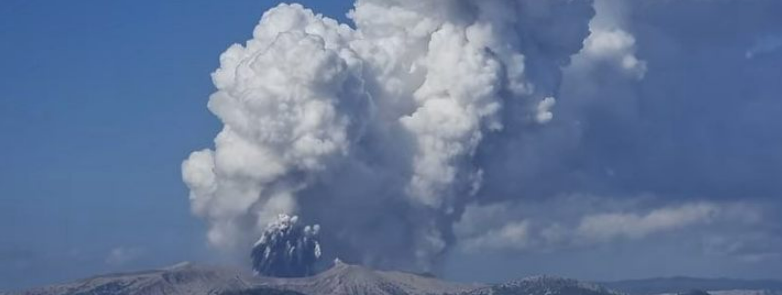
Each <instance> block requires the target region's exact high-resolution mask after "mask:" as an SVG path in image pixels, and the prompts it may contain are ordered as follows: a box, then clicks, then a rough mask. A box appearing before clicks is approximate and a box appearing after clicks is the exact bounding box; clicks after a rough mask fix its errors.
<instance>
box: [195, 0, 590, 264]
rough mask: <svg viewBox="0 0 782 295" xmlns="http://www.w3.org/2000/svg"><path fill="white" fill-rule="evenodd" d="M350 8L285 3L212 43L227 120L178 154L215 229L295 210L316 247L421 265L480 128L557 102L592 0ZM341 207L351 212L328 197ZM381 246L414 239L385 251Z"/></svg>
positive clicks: (243, 237)
mask: <svg viewBox="0 0 782 295" xmlns="http://www.w3.org/2000/svg"><path fill="white" fill-rule="evenodd" d="M349 17H350V18H351V19H352V20H353V21H354V22H355V24H356V26H355V28H351V27H349V26H347V25H343V24H339V23H337V22H336V21H334V20H331V19H328V18H325V17H323V16H321V15H317V14H315V13H313V12H312V11H310V10H307V9H305V8H303V7H302V6H300V5H295V4H294V5H287V4H282V5H279V6H277V7H276V8H273V9H271V10H269V11H267V12H266V13H265V14H264V16H263V18H262V19H261V21H260V23H259V24H258V25H257V26H256V28H255V30H254V31H253V38H252V39H251V40H249V41H247V42H246V43H245V44H243V45H239V44H236V45H233V46H231V47H230V48H229V49H228V50H226V52H224V53H223V54H222V55H221V57H220V68H219V69H217V70H216V71H215V72H214V74H213V82H214V85H215V86H216V88H217V92H215V93H214V94H213V95H212V96H211V97H210V99H209V104H208V106H209V109H210V111H212V113H214V114H215V115H216V116H217V117H218V118H219V119H220V120H221V121H222V123H223V124H224V127H223V130H222V131H221V132H220V134H218V135H217V137H216V138H215V147H214V149H208V150H203V151H197V152H194V153H192V154H191V156H190V158H189V159H187V160H186V161H185V162H184V163H183V164H182V174H183V179H184V181H185V183H186V184H187V185H188V187H189V188H190V192H191V193H190V199H191V204H192V209H193V212H194V213H195V214H196V215H198V216H201V217H203V218H204V219H206V220H207V221H208V224H209V233H208V239H209V242H210V243H211V244H212V245H214V246H217V247H218V248H221V249H228V250H232V249H233V250H238V251H239V252H240V253H242V252H246V251H247V250H248V247H249V246H250V245H252V241H254V240H255V239H257V238H258V236H259V235H260V234H261V232H262V231H263V229H264V228H265V226H266V224H268V223H269V222H270V221H271V220H273V218H274V217H275V216H277V215H278V214H283V213H284V214H297V215H300V216H301V217H302V218H303V219H305V220H306V219H308V218H311V219H314V220H312V222H315V223H319V224H321V225H323V230H322V231H321V234H322V238H323V241H324V243H323V247H324V253H326V254H327V255H333V256H337V255H339V256H340V257H343V258H345V256H348V257H347V258H352V259H354V260H355V259H358V260H361V261H362V262H365V263H368V264H386V263H394V264H402V265H403V266H409V265H415V267H417V268H423V269H428V268H429V267H430V266H431V264H432V263H433V262H435V261H437V259H438V257H439V256H440V255H441V254H442V253H444V252H445V251H446V250H447V249H448V248H449V246H450V244H452V242H453V241H452V237H451V236H452V223H453V220H454V219H456V218H458V217H459V214H460V213H461V211H462V209H463V208H464V206H465V205H466V204H467V203H469V202H471V201H473V200H474V198H475V194H476V193H477V192H478V191H479V190H480V188H481V185H482V180H483V170H482V167H481V165H480V164H479V163H477V161H476V160H475V154H476V153H477V151H478V149H479V148H480V147H481V146H482V144H483V142H484V141H485V140H486V138H487V137H489V135H491V134H495V133H498V132H501V131H502V130H505V128H509V127H510V128H514V129H515V130H517V131H518V132H523V131H524V129H525V128H526V127H527V126H534V125H536V124H538V123H540V124H543V123H546V122H548V121H550V120H551V119H552V118H553V113H552V107H553V106H554V102H555V100H554V98H553V97H551V95H553V94H554V93H556V91H557V89H556V88H557V87H558V84H559V82H558V80H559V77H560V76H561V74H560V72H561V69H562V66H563V65H565V64H567V62H568V61H569V58H570V55H572V54H574V53H576V52H578V51H579V50H580V49H581V47H582V44H583V40H584V38H585V37H586V36H587V34H588V21H589V19H590V18H591V17H592V7H591V4H590V3H589V2H574V1H566V0H557V1H546V2H541V1H532V0H518V1H516V0H514V1H511V0H491V1H485V0H482V1H477V0H476V1H425V2H421V1H413V0H393V1H386V0H383V1H380V0H359V1H357V2H356V3H355V9H354V10H353V11H351V12H350V14H349ZM541 48H546V49H547V50H545V51H543V50H541ZM510 112H512V113H510ZM356 178H360V179H361V180H360V181H359V182H357V181H355V179H356ZM355 207H358V208H364V209H363V210H369V209H366V208H377V210H386V209H387V208H394V210H395V212H397V213H395V214H382V213H380V212H361V211H355V210H354V208H355ZM326 209H328V212H329V213H328V214H326V213H325V210H326ZM348 210H351V211H353V212H354V214H355V215H354V217H355V218H357V219H360V220H345V217H344V216H342V215H343V214H341V213H334V212H342V211H344V213H346V214H349V211H348ZM399 214H401V215H402V217H399V216H398V215H399ZM307 222H310V221H309V220H308V221H307ZM362 224H375V225H377V226H378V227H388V228H386V230H385V231H378V230H376V229H373V228H371V227H362V226H360V225H362ZM330 230H332V231H330ZM520 232H521V227H519V228H517V229H509V230H507V232H506V233H501V234H500V235H516V234H518V233H520ZM381 233H382V234H381ZM379 240H382V241H379ZM328 242H331V245H334V247H335V248H333V249H329V243H328ZM390 248H394V249H395V250H394V251H400V252H406V253H410V254H407V255H409V256H405V254H400V256H399V257H400V258H399V259H396V261H391V260H389V259H388V258H387V257H386V258H383V257H384V256H388V255H387V254H388V251H389V250H388V249H390ZM330 251H331V252H330ZM350 256H353V257H350ZM404 264H407V265H404Z"/></svg>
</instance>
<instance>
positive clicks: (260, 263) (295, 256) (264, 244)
mask: <svg viewBox="0 0 782 295" xmlns="http://www.w3.org/2000/svg"><path fill="white" fill-rule="evenodd" d="M298 222H299V217H298V216H289V215H285V214H281V215H280V216H278V217H277V220H276V221H275V222H272V223H271V224H269V226H268V227H266V231H265V232H264V233H263V235H262V236H261V238H260V239H259V240H258V242H256V243H255V246H253V250H252V259H253V270H255V272H256V273H258V274H261V275H265V276H274V277H302V276H308V275H312V274H313V273H314V265H315V262H317V261H318V259H319V258H320V255H321V252H320V243H318V232H319V231H320V226H319V225H314V226H309V225H308V226H302V225H300V224H299V223H298Z"/></svg>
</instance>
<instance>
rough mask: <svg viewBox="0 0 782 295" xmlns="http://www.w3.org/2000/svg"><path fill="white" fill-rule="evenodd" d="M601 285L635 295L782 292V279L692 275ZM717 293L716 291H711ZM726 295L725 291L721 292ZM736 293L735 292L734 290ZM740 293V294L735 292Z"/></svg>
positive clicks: (713, 294)
mask: <svg viewBox="0 0 782 295" xmlns="http://www.w3.org/2000/svg"><path fill="white" fill-rule="evenodd" d="M600 284H601V285H603V286H605V287H607V288H610V289H614V290H617V291H621V292H624V293H629V294H633V295H652V294H671V293H684V292H687V291H690V290H704V291H707V292H708V291H729V290H747V291H749V290H756V291H761V290H763V291H769V292H767V293H772V294H782V281H776V280H738V279H725V278H719V279H701V278H690V277H670V278H654V279H643V280H626V281H617V282H603V283H600ZM709 293H711V294H712V295H715V292H709ZM720 293H721V294H724V295H729V294H725V292H720ZM734 293H735V292H734ZM733 295H740V294H733Z"/></svg>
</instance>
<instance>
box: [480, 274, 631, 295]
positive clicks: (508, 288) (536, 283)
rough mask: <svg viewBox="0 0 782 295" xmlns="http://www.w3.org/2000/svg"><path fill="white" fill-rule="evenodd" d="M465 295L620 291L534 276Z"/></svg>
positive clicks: (594, 294)
mask: <svg viewBox="0 0 782 295" xmlns="http://www.w3.org/2000/svg"><path fill="white" fill-rule="evenodd" d="M466 295H620V293H618V292H615V291H611V290H608V289H606V288H604V287H601V286H599V285H596V284H591V283H585V282H580V281H577V280H573V279H565V278H560V277H552V276H535V277H529V278H525V279H521V280H517V281H511V282H508V283H504V284H499V285H493V286H486V287H483V288H478V289H476V290H472V291H470V292H468V293H466Z"/></svg>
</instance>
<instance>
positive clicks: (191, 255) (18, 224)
mask: <svg viewBox="0 0 782 295" xmlns="http://www.w3.org/2000/svg"><path fill="white" fill-rule="evenodd" d="M311 2H312V3H311V4H313V7H318V8H319V10H321V11H324V12H325V13H329V14H333V15H335V17H341V16H343V15H344V12H345V11H347V8H348V7H350V5H349V4H350V3H348V2H347V1H328V4H324V3H323V2H322V1H311ZM319 3H320V4H319ZM273 5H276V3H274V1H232V2H231V4H230V5H225V4H221V2H218V1H188V2H187V3H185V2H176V1H141V2H139V1H114V2H111V3H109V2H106V1H77V2H70V1H67V2H63V1H16V0H12V1H4V2H3V4H2V5H0V39H2V40H4V41H3V42H2V44H0V68H2V69H5V70H6V73H5V74H3V75H2V79H0V87H2V89H4V91H3V92H4V93H3V94H2V95H0V132H2V134H4V136H3V137H2V138H0V145H1V146H3V151H4V153H5V156H3V157H2V158H0V167H2V168H0V179H1V180H0V187H3V193H2V195H0V232H2V233H3V234H2V236H3V237H2V241H3V242H2V243H0V261H2V263H0V289H6V288H11V287H20V286H31V285H36V284H42V283H48V282H55V281H63V280H68V279H74V278H79V277H84V276H87V275H93V274H96V273H102V272H107V271H114V270H119V269H134V268H135V269H138V268H144V267H155V266H160V265H165V264H169V263H176V262H179V261H182V260H198V259H209V256H210V253H209V252H208V250H207V249H206V246H205V245H206V244H205V241H204V238H203V236H204V232H203V229H202V224H201V221H200V220H198V219H196V218H194V217H192V216H191V215H190V210H189V203H188V201H187V193H188V192H187V189H186V187H185V186H184V184H183V183H182V180H181V172H180V164H181V162H182V160H183V159H185V158H186V157H187V155H188V153H189V152H190V151H191V150H195V149H199V148H204V147H208V146H211V145H212V138H213V136H214V134H215V133H216V132H217V131H218V130H219V128H220V125H219V122H218V121H217V120H216V119H215V118H214V116H212V115H211V114H210V113H209V111H208V110H207V109H206V107H205V106H206V102H207V99H208V96H209V94H210V93H211V92H212V91H213V86H212V84H211V78H210V76H209V74H210V73H211V72H212V71H213V70H214V69H215V68H216V67H217V65H218V58H217V57H218V56H219V54H220V53H221V52H222V51H224V50H225V49H226V48H227V47H228V46H229V45H230V44H232V43H235V42H242V41H243V40H246V39H247V38H249V37H250V35H251V33H252V28H253V26H254V25H255V24H256V23H257V22H258V20H259V19H260V16H261V14H262V13H263V11H265V10H266V9H268V8H269V7H271V6H273ZM115 248H127V249H129V250H127V251H125V252H131V253H129V254H131V255H132V256H137V257H133V259H131V260H130V261H128V262H127V263H121V265H111V264H110V263H109V264H107V263H106V259H107V258H108V257H109V255H110V253H111V251H112V250H113V249H115Z"/></svg>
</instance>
